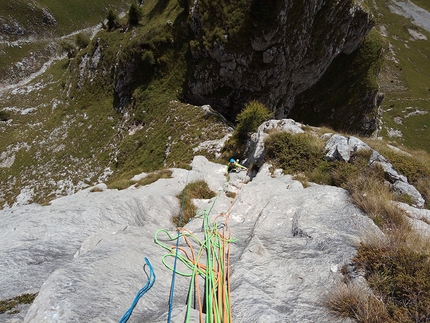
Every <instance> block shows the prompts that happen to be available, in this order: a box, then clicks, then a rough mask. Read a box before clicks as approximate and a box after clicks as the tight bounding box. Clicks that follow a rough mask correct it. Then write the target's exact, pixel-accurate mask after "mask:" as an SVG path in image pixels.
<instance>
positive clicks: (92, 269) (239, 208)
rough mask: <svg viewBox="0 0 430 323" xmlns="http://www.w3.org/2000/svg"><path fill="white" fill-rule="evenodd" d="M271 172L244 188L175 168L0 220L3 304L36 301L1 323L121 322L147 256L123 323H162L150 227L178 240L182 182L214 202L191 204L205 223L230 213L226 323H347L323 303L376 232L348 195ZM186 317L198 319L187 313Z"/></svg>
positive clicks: (184, 282) (176, 312) (198, 163)
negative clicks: (26, 296) (24, 297)
mask: <svg viewBox="0 0 430 323" xmlns="http://www.w3.org/2000/svg"><path fill="white" fill-rule="evenodd" d="M268 168H269V166H268V165H263V167H262V168H261V169H260V172H259V173H258V174H257V175H256V176H255V177H254V178H253V180H252V181H251V182H247V180H248V178H247V177H246V175H245V173H244V172H239V173H232V174H231V175H230V181H229V182H228V183H226V182H225V177H224V171H225V165H220V164H215V163H211V162H209V161H208V160H207V159H206V158H204V157H195V158H194V161H193V163H192V170H191V171H189V172H188V171H187V170H183V169H174V170H173V178H170V179H161V180H159V181H157V182H155V183H153V184H150V185H147V186H144V187H139V188H135V187H131V188H129V189H126V190H122V191H116V190H104V191H102V192H93V193H91V192H90V191H89V190H85V191H81V192H79V193H77V194H75V195H72V196H68V197H64V198H61V199H58V200H56V201H54V202H53V203H52V204H51V205H49V206H43V207H42V206H38V205H27V206H22V207H16V208H12V209H8V210H2V211H0V219H1V222H2V226H1V227H0V241H1V244H0V264H1V268H2V269H1V276H0V295H1V299H6V298H10V297H14V296H17V295H21V294H23V293H35V292H38V296H37V297H36V299H35V301H34V302H33V304H32V305H31V307H30V308H29V309H28V311H27V312H23V313H20V314H14V315H9V314H2V315H0V321H2V322H8V323H12V322H14V323H16V322H32V323H34V322H118V321H119V319H120V318H121V317H122V315H123V314H124V313H125V311H126V310H127V309H128V308H129V307H130V305H131V303H132V301H133V299H134V297H135V295H136V293H137V291H138V290H139V289H140V288H141V287H142V286H143V285H144V284H145V283H146V280H147V276H146V274H145V272H144V271H143V270H142V267H143V266H144V264H145V262H144V258H145V257H146V258H148V259H149V261H150V262H151V264H152V266H153V268H154V272H155V274H156V281H155V284H154V285H153V286H152V288H151V289H150V290H149V291H148V292H147V293H146V294H145V295H144V296H143V297H142V298H141V300H140V301H139V302H138V304H137V306H136V308H135V309H134V311H133V314H132V315H131V318H130V319H129V322H154V323H158V322H160V323H161V322H165V321H166V318H167V315H168V311H169V307H168V303H169V293H170V288H171V279H172V272H171V270H169V269H168V268H167V267H166V266H164V265H163V263H162V257H163V255H165V254H166V250H165V249H163V248H161V247H160V246H159V245H157V244H155V242H154V235H155V233H156V232H157V230H159V229H165V230H167V232H169V233H170V234H171V235H173V236H174V235H175V234H176V230H175V228H174V226H173V224H172V223H171V222H170V221H171V220H170V219H171V217H172V216H173V215H175V214H177V213H178V211H179V205H180V203H179V200H178V199H177V198H176V195H178V194H179V193H180V192H181V190H182V189H183V188H184V186H185V183H186V182H187V181H188V182H192V181H196V180H205V181H206V182H207V183H208V185H209V187H210V188H211V189H212V190H215V191H217V192H220V194H219V196H218V198H217V199H216V202H215V203H214V204H212V202H213V200H199V203H198V204H199V205H200V208H201V209H206V210H210V212H209V218H210V220H211V221H220V220H219V218H218V220H215V218H216V217H217V216H218V215H219V214H221V213H223V214H225V213H226V211H227V210H229V209H230V213H229V214H230V217H229V223H228V225H229V227H230V229H231V232H232V236H233V238H235V239H236V240H237V241H236V242H234V243H232V244H231V248H232V250H231V268H230V269H231V278H230V282H231V302H232V312H233V321H234V322H297V323H298V322H300V323H302V322H347V320H342V319H339V318H336V317H334V316H333V315H332V314H331V313H329V312H328V311H327V309H325V308H324V307H322V306H321V300H322V298H323V296H324V295H325V294H326V293H327V292H328V291H329V290H330V289H331V288H332V287H333V286H335V284H336V283H338V282H339V281H340V280H341V278H342V274H341V272H340V269H341V268H342V266H344V265H345V264H348V262H349V261H350V259H351V258H352V257H353V256H354V255H355V252H356V244H357V242H358V241H359V238H358V237H359V235H360V234H361V233H362V232H367V231H369V230H375V231H378V229H377V228H376V226H375V225H374V224H373V222H372V221H371V220H370V219H369V218H368V217H367V216H366V215H365V214H363V212H362V211H360V210H359V209H358V208H356V207H355V206H353V205H352V204H351V203H350V202H349V197H348V194H347V192H346V191H345V190H343V189H340V188H336V187H328V186H319V185H311V186H310V187H308V188H303V186H302V185H301V184H300V183H299V182H297V181H295V180H293V179H292V177H291V176H286V175H285V176H283V175H281V176H278V177H275V178H274V177H272V175H271V174H270V172H269V171H268ZM223 187H224V188H225V190H224V191H223V190H222V188H223ZM220 190H221V191H220ZM227 191H228V192H235V193H236V194H237V195H236V199H235V200H233V199H232V198H231V197H229V196H230V195H227V194H225V192H227ZM232 202H234V203H233V204H232ZM216 223H217V222H216ZM202 225H203V219H201V218H195V219H194V220H192V221H191V222H189V223H188V224H187V225H186V228H188V229H189V230H190V231H192V232H194V234H195V235H196V236H198V237H202V235H203V232H202ZM161 239H162V238H161ZM172 244H174V243H172ZM180 246H182V247H186V245H185V243H184V242H183V241H181V242H180ZM178 268H179V269H180V270H185V268H183V266H182V267H181V265H180V264H179V267H178ZM146 269H148V268H146ZM189 284H190V281H189V278H188V277H184V276H177V277H176V282H175V289H174V300H173V312H172V322H183V321H184V315H185V305H184V304H185V303H186V300H187V293H188V290H189ZM24 316H25V317H24ZM191 317H192V318H194V319H193V321H195V322H197V321H198V319H197V312H196V311H195V310H192V316H191Z"/></svg>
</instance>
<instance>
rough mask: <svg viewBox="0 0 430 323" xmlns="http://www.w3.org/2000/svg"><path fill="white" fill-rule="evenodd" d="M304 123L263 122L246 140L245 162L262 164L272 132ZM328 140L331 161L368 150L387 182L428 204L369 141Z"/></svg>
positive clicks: (416, 201) (332, 137) (418, 202)
mask: <svg viewBox="0 0 430 323" xmlns="http://www.w3.org/2000/svg"><path fill="white" fill-rule="evenodd" d="M302 127H303V125H302V124H300V123H298V122H296V121H294V120H292V119H282V120H269V121H267V122H264V123H263V124H261V125H260V126H259V127H258V129H257V131H256V132H255V133H253V134H252V135H251V137H250V139H249V140H248V141H247V145H246V150H245V155H246V156H247V157H246V159H245V163H246V164H247V165H255V166H256V167H260V166H262V165H263V163H264V157H265V154H266V149H265V146H264V141H265V139H266V138H267V137H268V136H269V133H270V131H272V130H276V131H287V132H290V133H292V134H297V133H302V132H304V131H303V129H302ZM323 139H325V140H326V141H327V142H326V145H325V148H324V150H325V152H326V154H325V159H326V160H328V161H336V160H337V161H342V162H346V163H347V162H349V160H350V159H351V155H352V154H353V153H355V152H357V151H360V150H369V151H370V152H371V156H370V158H369V165H379V166H380V167H381V168H382V169H383V170H384V173H385V177H386V179H387V184H388V185H389V186H390V187H391V188H392V189H393V191H395V192H396V193H397V194H399V195H404V194H405V195H408V196H409V197H410V198H411V199H412V200H413V202H414V205H415V206H416V207H419V208H422V207H424V205H425V200H424V198H423V197H422V195H421V193H420V192H418V190H417V189H416V188H415V187H414V186H413V185H411V184H410V183H409V182H408V179H407V178H406V176H404V175H401V174H399V173H398V172H397V171H396V170H395V169H394V167H393V165H392V164H391V163H389V162H388V160H387V159H386V158H385V157H384V156H382V155H381V154H380V153H379V152H377V151H376V150H375V149H372V148H371V147H370V146H369V145H368V144H366V143H365V142H363V141H362V140H360V139H358V138H357V137H354V136H349V137H345V136H342V135H338V134H332V133H326V134H324V135H323Z"/></svg>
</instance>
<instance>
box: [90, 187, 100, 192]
mask: <svg viewBox="0 0 430 323" xmlns="http://www.w3.org/2000/svg"><path fill="white" fill-rule="evenodd" d="M90 192H91V193H97V192H98V193H100V192H103V189H102V188H101V187H98V186H94V187H93V188H92V189H91V190H90Z"/></svg>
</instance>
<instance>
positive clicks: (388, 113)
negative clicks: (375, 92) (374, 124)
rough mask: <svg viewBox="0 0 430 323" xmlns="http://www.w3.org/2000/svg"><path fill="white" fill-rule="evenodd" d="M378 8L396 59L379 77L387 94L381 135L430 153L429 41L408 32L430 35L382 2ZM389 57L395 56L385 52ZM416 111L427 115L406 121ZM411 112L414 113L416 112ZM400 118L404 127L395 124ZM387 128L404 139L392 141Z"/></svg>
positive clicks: (413, 117) (427, 5) (382, 88)
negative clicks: (413, 36)
mask: <svg viewBox="0 0 430 323" xmlns="http://www.w3.org/2000/svg"><path fill="white" fill-rule="evenodd" d="M412 2H413V3H415V4H417V5H419V6H421V7H422V8H425V9H427V10H428V9H429V4H428V2H426V1H412ZM376 4H377V6H378V12H379V14H378V15H377V20H378V25H384V26H385V27H386V30H387V31H388V36H387V37H385V38H386V40H387V41H389V42H390V43H391V44H392V51H393V52H394V53H395V56H394V58H395V59H396V61H394V60H393V59H386V60H385V62H384V66H383V68H382V72H381V75H380V77H379V83H380V84H381V91H382V92H384V93H385V99H384V101H383V102H382V106H381V107H382V109H383V113H382V121H383V124H384V126H383V130H382V131H381V132H380V135H381V136H383V137H384V138H385V139H387V140H391V141H392V142H394V143H397V144H402V145H404V146H406V147H410V148H413V149H423V150H426V151H427V152H430V145H428V138H430V108H429V102H430V85H429V84H430V66H429V64H428V54H427V53H429V52H430V43H429V41H428V40H414V39H413V38H412V37H411V35H410V33H409V32H408V29H411V30H415V31H417V32H420V33H422V34H423V35H425V36H426V37H427V38H428V39H430V33H429V32H427V31H425V30H424V29H422V28H420V27H417V26H415V25H414V24H413V23H412V22H411V21H410V20H408V19H407V18H404V17H402V16H399V15H396V14H394V13H391V12H390V10H389V9H388V8H387V7H386V6H385V2H384V1H382V0H378V1H376ZM385 54H386V56H387V57H390V58H391V57H392V56H393V55H392V52H388V51H386V53H385ZM408 107H412V108H413V110H415V109H417V110H419V111H425V112H427V114H424V115H416V116H410V117H407V114H408V113H409V112H411V110H410V109H409V110H408V109H407V108H408ZM413 110H412V111H413ZM399 117H400V118H401V120H402V122H403V124H398V123H396V122H394V118H397V119H398V118H399ZM388 128H392V129H397V130H400V131H401V132H402V133H403V136H402V137H400V138H398V137H390V136H389V133H388V131H387V129H388Z"/></svg>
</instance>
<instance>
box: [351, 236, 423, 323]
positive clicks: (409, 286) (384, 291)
mask: <svg viewBox="0 0 430 323" xmlns="http://www.w3.org/2000/svg"><path fill="white" fill-rule="evenodd" d="M411 236H413V237H414V238H413V241H410V237H411ZM389 238H390V240H389V243H387V244H385V245H382V246H376V247H375V246H373V245H365V244H362V245H361V247H360V249H359V250H358V253H357V256H356V257H355V258H354V263H355V265H356V266H357V267H358V268H359V269H364V271H365V273H366V274H365V278H366V279H367V281H368V283H369V285H370V287H371V288H372V290H374V291H375V292H376V293H378V294H380V295H382V296H383V298H384V301H385V304H386V307H387V310H388V313H389V314H390V318H391V319H392V321H393V322H428V319H429V317H428V314H429V309H430V255H429V250H430V244H429V241H428V239H424V238H422V237H419V236H418V235H416V234H415V235H406V236H405V235H401V234H393V235H390V236H389ZM415 244H418V245H419V246H420V247H419V248H416V247H415ZM380 322H385V321H380Z"/></svg>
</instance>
